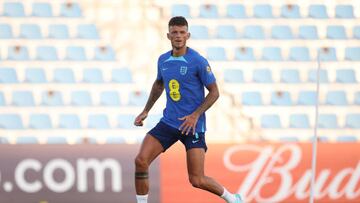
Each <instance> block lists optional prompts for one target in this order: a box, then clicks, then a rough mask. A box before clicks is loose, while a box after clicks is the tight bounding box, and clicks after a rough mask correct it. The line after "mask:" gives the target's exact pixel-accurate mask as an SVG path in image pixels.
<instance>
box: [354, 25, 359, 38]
mask: <svg viewBox="0 0 360 203" xmlns="http://www.w3.org/2000/svg"><path fill="white" fill-rule="evenodd" d="M353 37H354V38H355V39H360V26H354V28H353Z"/></svg>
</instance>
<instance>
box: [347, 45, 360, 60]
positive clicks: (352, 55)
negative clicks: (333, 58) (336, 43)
mask: <svg viewBox="0 0 360 203" xmlns="http://www.w3.org/2000/svg"><path fill="white" fill-rule="evenodd" d="M345 59H346V60H350V61H360V47H346V48H345Z"/></svg>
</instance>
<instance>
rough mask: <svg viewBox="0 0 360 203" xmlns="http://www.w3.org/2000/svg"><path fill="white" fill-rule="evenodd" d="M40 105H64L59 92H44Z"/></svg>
mask: <svg viewBox="0 0 360 203" xmlns="http://www.w3.org/2000/svg"><path fill="white" fill-rule="evenodd" d="M41 100H42V103H41V104H42V105H44V106H62V105H64V102H63V98H62V94H61V92H58V91H45V92H43V93H42V95H41Z"/></svg>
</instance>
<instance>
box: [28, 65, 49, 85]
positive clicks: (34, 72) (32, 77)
mask: <svg viewBox="0 0 360 203" xmlns="http://www.w3.org/2000/svg"><path fill="white" fill-rule="evenodd" d="M25 82H28V83H46V82H47V80H46V77H45V72H44V70H43V69H42V68H27V69H26V70H25Z"/></svg>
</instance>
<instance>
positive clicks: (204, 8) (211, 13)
mask: <svg viewBox="0 0 360 203" xmlns="http://www.w3.org/2000/svg"><path fill="white" fill-rule="evenodd" d="M199 17H200V18H218V17H219V14H218V8H217V5H215V4H205V5H200V8H199Z"/></svg>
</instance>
